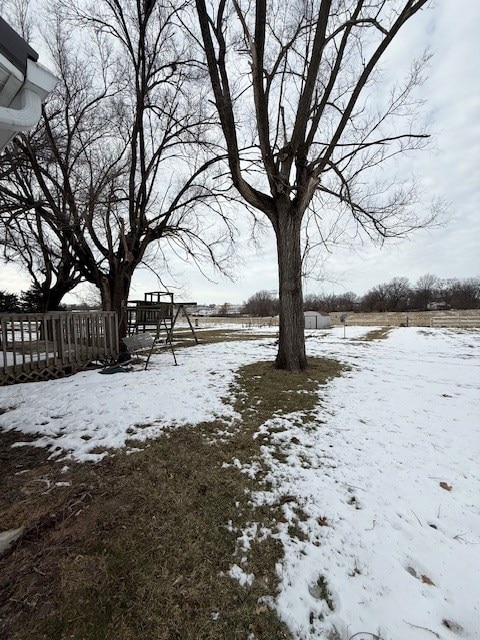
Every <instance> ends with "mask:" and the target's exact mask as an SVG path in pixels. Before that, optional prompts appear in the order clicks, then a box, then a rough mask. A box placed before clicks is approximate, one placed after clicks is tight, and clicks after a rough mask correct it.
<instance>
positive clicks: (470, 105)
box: [0, 0, 480, 303]
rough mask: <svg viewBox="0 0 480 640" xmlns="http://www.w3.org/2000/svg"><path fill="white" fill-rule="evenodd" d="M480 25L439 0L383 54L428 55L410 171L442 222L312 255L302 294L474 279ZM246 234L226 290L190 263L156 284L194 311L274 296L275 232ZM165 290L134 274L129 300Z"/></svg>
mask: <svg viewBox="0 0 480 640" xmlns="http://www.w3.org/2000/svg"><path fill="white" fill-rule="evenodd" d="M479 25H480V3H477V2H471V1H469V0H457V2H440V1H438V2H437V3H436V6H435V7H434V8H430V9H428V10H425V11H423V12H422V13H421V14H420V16H417V17H416V18H414V19H413V21H412V22H411V24H409V25H407V27H406V29H405V30H404V31H403V32H402V33H401V34H400V37H399V39H398V41H397V42H396V45H395V48H394V50H393V51H392V53H391V56H390V58H391V62H392V71H393V72H395V70H396V69H397V68H398V67H400V66H401V65H402V63H403V64H405V65H407V66H408V64H409V62H410V60H411V59H412V56H414V55H419V54H421V53H422V51H423V50H424V49H425V47H426V46H428V47H430V49H431V51H432V53H433V58H432V61H431V69H430V75H429V78H428V80H427V82H426V83H425V85H424V87H423V89H422V92H423V95H424V98H425V99H426V101H427V103H426V109H427V111H428V116H429V119H430V120H431V122H432V129H433V132H434V133H435V138H434V144H433V145H432V149H431V150H430V151H426V152H425V151H424V152H421V153H420V154H417V155H416V156H412V158H411V162H410V166H409V170H411V171H412V172H413V173H414V174H415V175H416V176H418V178H419V179H420V180H421V181H422V183H423V184H424V185H425V186H426V193H425V196H426V198H427V199H428V198H430V197H433V196H437V195H438V196H443V197H444V198H445V199H446V200H447V201H448V203H449V208H448V219H447V222H446V224H445V225H444V226H443V227H442V228H436V229H432V230H430V231H419V232H417V233H416V234H414V235H413V236H411V237H410V239H409V240H407V241H404V242H402V243H401V244H395V245H393V244H391V243H390V244H387V245H385V246H384V247H383V248H381V249H380V248H378V247H374V246H372V245H370V244H364V245H357V246H352V247H338V248H337V249H336V250H335V251H334V252H333V253H332V254H330V255H325V256H320V261H321V262H322V264H323V266H322V270H321V273H319V274H318V276H319V277H320V278H323V281H322V280H321V279H319V280H318V281H315V280H312V279H311V280H308V281H306V282H305V292H306V293H317V292H321V291H324V292H328V293H329V292H335V293H342V292H344V291H354V292H355V293H357V294H359V295H362V294H364V293H365V292H366V291H368V290H369V289H370V288H372V287H373V286H375V285H377V284H379V283H381V282H387V281H389V280H391V279H392V278H393V277H396V276H405V277H408V278H410V280H411V281H412V282H413V283H414V282H415V281H416V279H417V278H418V277H420V276H421V275H423V274H425V273H433V274H436V275H438V276H440V277H445V278H447V277H459V278H467V277H476V276H480V257H479V256H480V251H479V249H478V244H479V238H480V119H479V115H480V72H479V67H478V60H480V38H478V33H477V31H478V27H479ZM238 216H239V220H246V216H247V214H245V213H244V212H242V211H241V210H239V212H238ZM246 227H247V225H246V224H245V228H246ZM247 236H248V234H247V233H245V234H244V236H242V237H240V239H239V244H238V249H237V251H238V253H239V255H240V256H241V258H242V259H241V260H239V261H238V262H237V263H236V264H235V265H234V267H233V272H234V273H235V274H236V277H235V281H234V282H231V281H229V280H228V279H226V278H224V277H222V276H221V275H219V274H215V273H213V272H212V271H209V270H208V269H207V271H206V273H207V274H208V275H209V277H210V278H211V280H212V281H209V280H208V279H206V278H205V277H204V276H202V275H201V273H200V272H199V271H198V269H196V267H195V266H194V265H188V264H183V263H180V262H179V261H174V262H172V263H171V265H170V269H171V272H172V275H165V274H164V273H163V274H162V275H163V285H164V286H168V287H169V288H171V290H172V291H174V292H176V293H178V294H179V297H183V299H188V300H194V301H197V302H199V303H223V302H226V301H228V302H231V303H241V302H243V301H245V300H246V299H247V298H248V297H249V296H250V295H252V294H253V293H255V292H256V291H259V290H260V289H267V290H271V291H276V290H277V286H278V285H277V282H278V280H277V268H276V251H275V246H274V243H273V237H272V236H273V234H272V233H269V234H268V235H266V236H265V237H264V238H263V240H262V249H261V250H260V251H259V250H258V249H256V248H254V247H252V246H251V245H249V244H248V241H247ZM0 276H1V277H0V288H1V289H6V290H8V291H17V292H18V291H20V290H21V289H26V288H28V278H27V277H26V276H23V275H22V274H20V273H19V272H18V270H17V269H15V268H14V267H11V266H5V265H1V266H0ZM172 276H173V277H172ZM163 288H164V287H163V286H162V285H160V284H159V282H158V280H157V278H156V277H155V276H154V275H153V274H152V273H151V272H149V271H147V270H140V271H139V272H138V274H137V275H136V276H135V279H134V282H133V286H132V291H131V298H132V299H138V298H142V297H143V293H144V292H145V291H155V290H159V289H163ZM67 301H72V299H69V300H67Z"/></svg>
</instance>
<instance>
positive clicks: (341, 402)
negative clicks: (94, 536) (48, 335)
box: [0, 327, 480, 640]
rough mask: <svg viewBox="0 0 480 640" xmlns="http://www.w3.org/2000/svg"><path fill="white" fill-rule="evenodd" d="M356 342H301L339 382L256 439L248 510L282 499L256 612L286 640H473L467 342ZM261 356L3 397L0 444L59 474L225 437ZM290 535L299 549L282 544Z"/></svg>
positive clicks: (396, 335) (181, 357)
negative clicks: (6, 438)
mask: <svg viewBox="0 0 480 640" xmlns="http://www.w3.org/2000/svg"><path fill="white" fill-rule="evenodd" d="M370 330H371V328H354V327H347V338H346V339H344V338H343V329H342V328H336V329H332V330H328V331H319V332H314V331H310V332H308V334H309V338H308V339H307V350H308V353H309V354H311V355H318V356H329V357H336V358H339V359H340V360H341V361H342V362H345V363H346V364H348V365H350V370H349V371H347V372H346V373H344V374H343V375H342V376H341V377H340V378H336V379H334V380H332V381H331V382H330V383H328V385H327V386H326V387H325V388H323V389H321V390H320V392H319V402H318V405H317V409H316V415H315V416H314V418H312V416H311V415H310V416H309V417H308V419H307V418H304V421H303V422H302V420H299V414H298V413H297V414H292V415H279V416H275V417H274V418H272V419H271V420H269V421H268V422H267V423H265V424H264V425H263V426H262V427H261V431H266V432H269V433H271V438H270V442H271V444H270V445H268V446H265V447H263V455H264V462H265V465H266V466H267V468H269V470H270V471H269V474H270V480H271V487H272V488H271V490H270V491H268V492H264V491H259V492H258V494H256V495H254V496H252V499H253V500H255V501H256V502H258V503H262V502H272V503H273V502H274V501H276V500H278V498H279V497H281V496H285V495H288V496H289V499H288V501H286V503H285V504H284V507H283V508H284V511H285V518H284V520H285V523H283V524H281V525H280V533H277V535H278V536H279V539H280V540H281V541H282V543H283V545H284V548H285V558H284V561H283V562H282V564H281V565H279V566H278V567H277V570H278V574H279V577H280V580H281V583H280V592H279V594H278V595H277V596H275V599H273V600H272V605H273V606H275V607H276V609H277V611H278V613H279V615H280V617H281V618H282V619H283V620H285V622H286V623H287V624H288V626H289V627H290V629H291V630H292V633H293V634H294V636H295V637H296V638H298V639H302V640H306V639H311V640H313V638H315V639H319V640H320V639H325V640H327V639H329V638H331V637H334V638H340V639H341V640H344V639H348V638H350V637H353V636H354V637H355V640H372V638H376V637H377V636H378V637H380V638H382V640H423V639H425V640H428V639H432V638H440V639H441V640H454V639H462V638H463V639H467V638H468V639H470V640H478V639H479V638H480V362H479V355H480V332H478V331H477V332H474V331H462V330H450V329H417V328H401V329H395V330H393V331H392V332H391V333H390V335H389V337H388V338H387V339H386V340H377V341H373V342H369V341H362V340H361V338H362V336H363V335H365V333H367V332H368V331H370ZM275 350H276V348H275V345H274V341H273V337H272V339H265V338H263V339H261V340H259V341H252V342H230V343H219V344H215V345H206V346H196V347H192V348H190V349H186V350H182V351H179V352H178V353H177V358H178V361H179V366H178V367H175V366H174V365H173V360H172V356H171V354H168V353H164V354H162V355H160V356H156V357H155V359H152V363H151V367H150V368H149V370H148V371H142V370H136V371H134V372H131V373H121V374H115V375H110V376H103V375H98V372H97V371H89V372H85V373H80V374H77V375H75V376H73V377H71V378H65V379H63V380H57V381H52V382H41V383H30V384H25V385H16V386H11V387H3V388H0V407H1V408H2V409H4V410H5V409H9V410H8V411H6V412H5V413H3V414H2V415H0V428H3V429H12V428H15V429H18V430H20V431H23V432H25V433H29V434H40V435H39V436H38V439H37V444H38V445H41V446H47V447H49V448H50V449H51V451H52V453H53V454H56V455H58V457H59V459H60V458H64V457H65V451H68V452H69V455H71V456H72V457H74V458H77V459H80V460H96V459H98V458H99V457H101V455H102V454H101V453H92V450H95V451H96V452H98V451H100V450H103V449H106V448H108V447H117V446H122V445H123V444H124V443H125V441H126V440H127V439H128V438H132V437H135V438H142V437H151V436H152V435H155V434H157V433H159V432H161V431H162V429H164V428H165V427H167V426H171V425H174V426H177V427H181V426H182V425H186V424H195V423H196V422H199V421H203V420H209V419H212V418H213V417H223V418H224V419H225V421H226V422H229V421H232V420H233V419H234V417H235V415H234V411H233V409H232V407H231V406H230V405H229V404H228V393H229V385H230V383H231V382H232V380H233V377H234V372H235V370H236V368H238V367H239V366H241V365H243V364H246V363H248V362H254V361H256V360H264V359H269V358H270V359H272V358H273V356H274V354H275ZM275 446H281V448H282V452H283V453H285V454H286V455H287V460H286V462H284V463H282V462H279V460H278V458H277V457H275V456H274V455H273V454H274V448H275ZM245 471H246V472H250V473H254V472H255V468H252V469H245ZM299 506H300V507H301V508H302V511H303V513H304V516H303V518H302V519H300V520H297V518H296V515H295V510H297V511H298V507H299ZM290 523H292V524H293V523H295V524H296V526H297V527H300V529H301V531H302V534H303V535H301V536H298V537H295V538H291V537H290V536H289V535H288V526H289V524H290ZM255 531H256V527H255V526H253V525H252V526H250V527H249V528H248V529H247V530H246V531H245V532H239V546H240V547H241V546H242V545H243V546H244V547H245V549H246V550H245V552H244V553H243V552H242V553H241V554H240V556H242V555H243V556H244V557H245V558H247V561H246V562H243V563H242V559H244V558H242V559H240V558H235V559H232V570H231V572H230V574H231V575H232V578H235V579H239V580H240V581H243V582H244V583H245V588H249V586H248V585H249V583H250V582H251V580H254V576H250V574H249V573H248V537H249V536H250V535H253V532H255ZM242 564H243V565H244V567H245V571H244V570H243V569H242ZM247 574H248V576H249V580H243V578H244V576H245V575H247ZM335 631H336V632H337V634H338V635H334V632H335ZM374 634H376V635H374Z"/></svg>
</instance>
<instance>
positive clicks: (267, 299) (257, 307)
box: [242, 290, 278, 318]
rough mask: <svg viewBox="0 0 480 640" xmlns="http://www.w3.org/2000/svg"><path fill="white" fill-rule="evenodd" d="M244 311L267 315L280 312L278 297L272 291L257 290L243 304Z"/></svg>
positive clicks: (256, 314)
mask: <svg viewBox="0 0 480 640" xmlns="http://www.w3.org/2000/svg"><path fill="white" fill-rule="evenodd" d="M242 313H247V314H249V315H251V316H259V317H264V318H265V317H267V316H275V315H277V313H278V298H277V297H276V296H274V295H273V293H271V292H270V291H265V290H262V291H257V293H254V294H253V296H250V298H249V299H248V300H247V301H246V302H245V303H244V304H243V308H242Z"/></svg>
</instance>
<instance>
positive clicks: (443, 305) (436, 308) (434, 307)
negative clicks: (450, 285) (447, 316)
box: [427, 300, 450, 311]
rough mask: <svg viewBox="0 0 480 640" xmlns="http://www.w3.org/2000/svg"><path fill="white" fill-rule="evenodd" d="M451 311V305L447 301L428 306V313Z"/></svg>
mask: <svg viewBox="0 0 480 640" xmlns="http://www.w3.org/2000/svg"><path fill="white" fill-rule="evenodd" d="M447 309H450V305H449V304H447V303H446V302H445V300H436V301H434V302H429V303H428V304H427V311H445V310H447Z"/></svg>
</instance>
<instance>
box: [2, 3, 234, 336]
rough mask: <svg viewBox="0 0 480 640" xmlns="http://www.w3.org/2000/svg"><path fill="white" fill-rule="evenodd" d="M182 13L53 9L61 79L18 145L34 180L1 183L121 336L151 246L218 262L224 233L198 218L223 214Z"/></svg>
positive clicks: (52, 42) (143, 6)
mask: <svg viewBox="0 0 480 640" xmlns="http://www.w3.org/2000/svg"><path fill="white" fill-rule="evenodd" d="M182 10H183V6H182V5H181V4H178V5H177V6H175V7H173V6H172V5H171V4H170V3H169V2H162V1H161V0H151V1H149V2H137V3H134V2H131V1H130V0H98V1H97V2H95V4H93V3H92V4H90V5H89V4H87V3H78V5H74V4H72V3H66V2H65V3H63V2H61V1H59V2H58V3H57V4H56V5H55V6H54V7H53V8H52V7H49V19H50V23H52V24H53V28H52V33H51V34H50V38H49V40H48V43H49V46H50V50H51V54H52V58H53V60H54V61H55V64H56V69H55V71H56V74H57V75H58V77H59V78H60V82H59V85H58V87H57V91H56V94H55V95H54V96H53V98H52V99H51V100H50V101H49V102H48V105H47V106H46V107H45V109H44V112H43V118H42V121H41V123H40V126H39V127H38V128H37V130H36V131H35V132H34V133H33V134H32V135H23V136H20V137H19V138H17V139H16V141H15V143H14V148H15V153H16V154H17V157H18V156H21V157H22V162H23V163H24V164H25V165H26V166H27V167H28V169H29V171H30V172H31V174H32V176H33V180H34V186H33V188H32V187H31V185H28V188H29V189H30V191H31V194H29V196H28V197H27V198H25V188H24V186H23V185H21V184H19V182H18V180H17V178H16V176H15V172H14V171H12V172H11V176H12V181H13V184H12V185H10V187H9V189H8V191H7V189H6V188H5V189H4V190H3V195H4V197H5V200H6V202H5V206H6V207H7V208H9V209H10V210H11V209H12V208H14V207H15V206H17V207H18V210H20V211H22V212H23V214H24V215H28V214H29V212H31V211H32V209H33V210H35V211H39V212H40V214H41V217H42V221H43V222H44V223H47V224H48V225H49V227H50V228H51V229H52V230H53V232H54V233H56V234H58V235H59V236H60V237H61V239H62V242H63V243H64V244H65V246H67V247H68V249H69V251H71V252H72V253H73V255H74V256H75V260H76V265H77V267H78V269H79V271H80V274H81V277H82V278H83V279H84V280H86V281H88V282H90V283H93V284H94V285H95V286H97V287H98V289H99V291H100V293H101V298H102V306H103V308H104V309H106V310H115V311H117V312H118V314H119V318H120V323H119V324H120V326H119V332H120V336H121V337H122V336H123V335H125V332H126V314H125V303H126V301H127V299H128V293H129V289H130V283H131V279H132V276H133V273H134V271H135V269H136V268H137V266H138V265H139V264H140V263H141V262H142V261H143V260H144V259H146V257H147V256H148V253H147V250H148V249H149V247H150V246H151V245H152V244H153V243H158V241H159V240H160V239H170V240H172V241H173V242H174V243H175V244H176V246H177V247H178V246H180V247H181V248H182V250H183V251H184V252H186V253H187V254H188V255H189V256H193V257H194V258H196V259H197V258H198V256H199V255H200V256H201V255H202V253H203V255H205V256H207V257H208V258H209V259H210V260H212V261H213V262H214V264H216V265H217V266H219V267H220V266H221V264H220V261H219V258H218V255H219V254H218V252H217V251H216V249H217V247H218V246H219V245H221V243H222V241H223V240H224V237H225V236H226V237H227V239H228V238H229V237H230V234H231V232H232V228H231V227H228V226H227V227H224V228H223V230H221V229H220V228H219V226H218V225H217V227H216V229H215V230H214V231H213V232H212V233H211V234H210V237H209V234H208V225H207V224H206V223H205V222H204V221H203V220H202V212H205V215H206V214H207V212H208V211H210V210H212V209H214V210H215V211H219V207H218V199H217V198H218V194H219V193H221V189H222V182H221V181H220V182H218V183H216V184H215V185H213V178H212V176H211V175H210V173H209V171H210V170H211V168H212V167H214V165H215V163H216V162H217V157H216V154H214V153H212V148H213V147H214V145H213V143H212V142H211V141H210V140H207V135H208V130H209V126H210V118H209V114H208V111H207V106H208V103H207V102H206V101H204V100H203V99H202V92H201V89H202V84H204V82H203V80H202V74H204V72H203V71H200V72H199V71H198V69H196V68H195V65H194V61H192V60H191V58H190V53H189V45H188V41H187V40H186V38H185V37H184V36H183V34H182V33H181V29H180V26H179V21H178V14H179V12H181V11H182ZM194 87H195V90H193V88H194ZM0 192H1V190H0ZM222 220H223V221H225V222H227V223H228V218H227V215H226V214H225V211H222ZM23 224H25V222H23ZM62 246H63V245H62Z"/></svg>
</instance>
